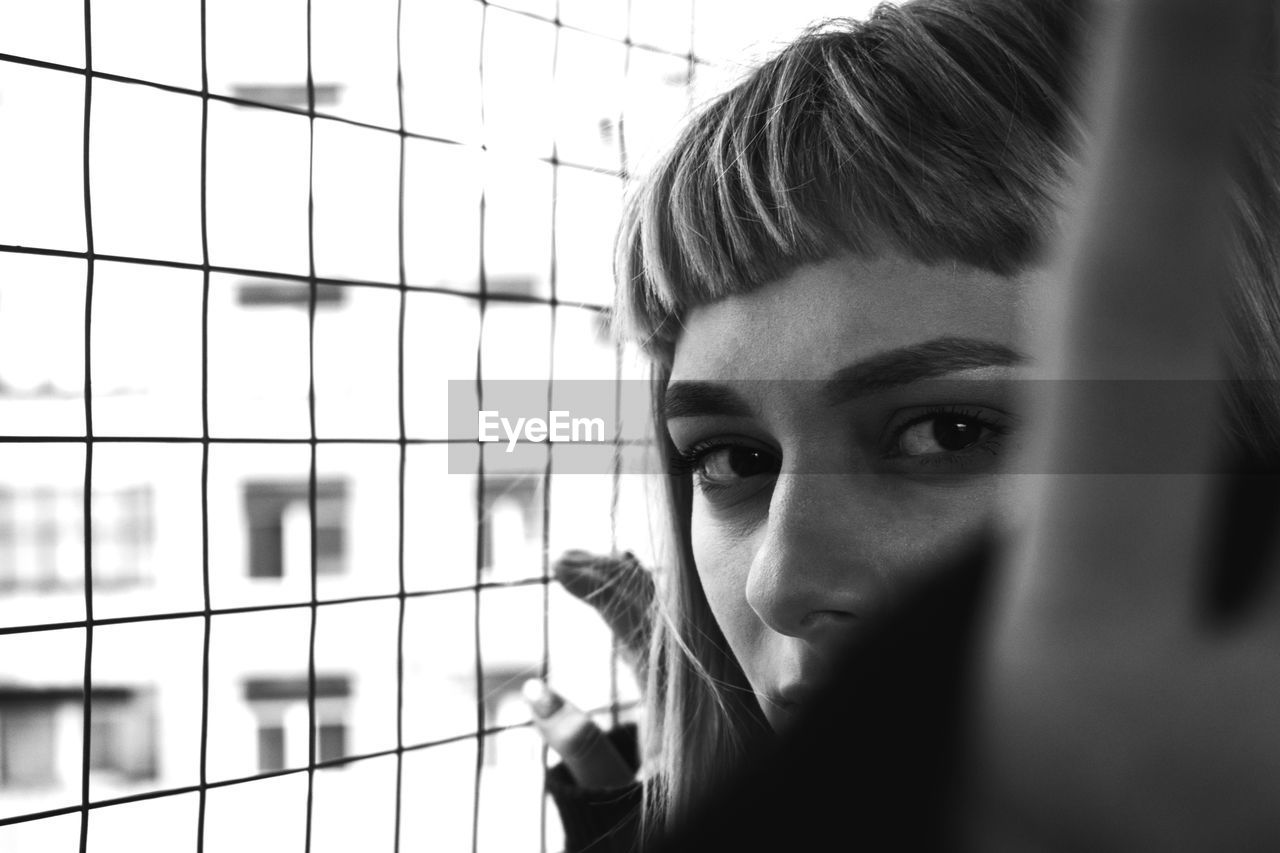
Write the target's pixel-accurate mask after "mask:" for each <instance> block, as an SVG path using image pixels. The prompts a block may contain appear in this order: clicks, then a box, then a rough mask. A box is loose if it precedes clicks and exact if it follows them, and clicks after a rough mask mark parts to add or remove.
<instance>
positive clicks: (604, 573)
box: [553, 551, 654, 651]
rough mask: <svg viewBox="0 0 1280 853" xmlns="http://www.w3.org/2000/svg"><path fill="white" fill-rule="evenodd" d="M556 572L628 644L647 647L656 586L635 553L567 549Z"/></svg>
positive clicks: (559, 561)
mask: <svg viewBox="0 0 1280 853" xmlns="http://www.w3.org/2000/svg"><path fill="white" fill-rule="evenodd" d="M553 573H554V575H555V578H556V580H558V581H559V582H560V584H561V585H562V586H564V588H565V589H567V590H568V591H569V592H570V593H571V594H572V595H573V596H575V597H576V598H578V599H580V600H581V601H584V602H586V603H587V604H590V605H591V606H592V607H594V608H595V609H596V611H597V612H599V613H600V615H601V617H602V618H604V620H605V622H607V623H608V625H609V628H610V629H611V630H612V631H613V633H614V635H615V636H617V637H618V639H619V640H620V641H621V642H622V643H623V644H624V645H625V646H627V647H628V648H629V649H631V650H633V651H635V650H643V649H644V647H645V646H646V645H647V640H648V631H649V606H650V604H652V602H653V593H654V587H653V578H652V576H651V575H650V574H649V572H648V571H646V570H645V568H644V567H643V566H641V565H640V562H639V561H638V560H637V559H636V558H635V556H634V555H632V554H631V553H630V552H626V553H624V554H621V555H603V556H602V555H596V554H592V553H590V552H587V551H568V552H566V553H565V554H564V555H563V556H562V557H561V558H560V559H559V560H557V561H556V563H555V565H554V567H553Z"/></svg>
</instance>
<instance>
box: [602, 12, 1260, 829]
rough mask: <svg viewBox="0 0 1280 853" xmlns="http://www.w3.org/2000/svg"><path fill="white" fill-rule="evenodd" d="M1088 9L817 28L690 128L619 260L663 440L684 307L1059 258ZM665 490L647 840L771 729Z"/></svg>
mask: <svg viewBox="0 0 1280 853" xmlns="http://www.w3.org/2000/svg"><path fill="white" fill-rule="evenodd" d="M1085 11H1087V9H1086V4H1085V2H1084V0H913V1H912V2H908V3H905V4H904V5H902V6H889V5H882V6H880V7H879V8H877V9H876V10H875V12H874V13H873V14H872V15H871V17H870V18H869V19H868V20H866V21H865V22H855V21H849V20H837V21H832V22H829V23H827V24H825V25H823V26H821V27H819V28H815V29H814V30H812V31H810V32H809V33H807V34H806V35H805V36H803V37H802V38H800V39H799V40H798V41H796V42H795V43H793V44H791V45H790V46H788V47H787V48H786V49H784V50H783V51H782V52H781V53H779V54H778V55H777V56H776V57H774V58H773V59H771V60H770V61H768V62H766V63H765V64H763V65H762V66H761V67H760V68H758V69H757V70H756V71H755V72H754V73H752V74H751V75H750V76H749V77H747V78H746V79H745V80H744V81H743V82H741V83H740V84H738V85H737V86H736V87H734V88H733V89H731V90H730V91H728V92H727V93H725V94H724V95H722V96H720V97H719V98H717V99H716V100H714V101H713V102H712V103H710V104H709V105H708V106H706V107H705V108H704V109H703V110H702V111H701V112H700V113H699V114H697V115H696V116H695V117H694V118H693V119H692V120H691V121H690V123H689V124H688V126H687V127H686V128H685V130H684V131H683V133H682V135H681V136H680V137H679V139H678V141H677V142H676V143H675V145H674V147H673V148H672V149H671V150H670V151H669V152H668V153H667V155H666V156H665V157H664V158H662V159H661V160H660V161H659V162H658V163H657V165H656V166H655V168H654V169H653V170H652V172H651V173H650V174H648V175H647V176H645V177H643V178H642V179H640V180H639V181H638V182H637V183H636V184H635V185H634V186H633V188H632V191H631V194H630V196H629V201H628V204H627V207H626V209H625V213H624V219H623V224H622V227H621V231H620V233H619V238H618V246H617V255H616V266H615V274H616V278H617V284H618V290H617V298H616V301H615V306H614V323H615V330H616V331H617V333H618V334H619V335H620V336H621V337H623V338H626V339H629V340H631V341H634V342H636V343H638V344H639V345H640V346H641V347H642V348H643V349H644V351H645V352H646V353H647V354H648V355H649V356H650V357H651V359H652V361H653V365H654V380H653V381H654V389H653V390H654V403H655V405H654V424H655V428H656V439H657V442H658V444H659V446H660V447H661V448H662V449H663V451H664V452H666V453H668V454H669V453H671V452H672V451H673V448H672V447H671V446H670V443H669V439H668V437H667V432H666V428H665V423H664V422H663V419H662V413H661V409H660V401H661V399H662V396H663V394H664V393H665V390H666V383H667V379H668V377H669V375H670V373H669V372H670V366H671V361H672V358H673V355H674V351H675V346H676V343H677V341H678V339H679V333H680V329H681V321H682V318H683V316H684V315H685V314H686V313H687V312H688V311H689V310H690V309H692V308H694V307H696V306H698V305H702V304H707V303H710V302H715V301H717V300H719V299H723V298H724V297H726V296H729V295H731V294H736V293H744V292H749V291H751V290H754V289H756V288H758V287H760V286H762V285H764V284H766V283H768V282H770V281H774V280H776V279H778V278H780V277H782V276H784V275H786V274H787V273H789V272H791V271H793V270H794V269H796V268H797V267H799V266H801V265H804V264H807V263H812V262H817V261H821V260H825V259H827V258H830V257H832V256H833V255H835V254H838V253H844V252H848V253H853V254H857V255H861V256H874V255H877V254H879V253H881V252H886V251H892V252H895V253H898V254H901V255H903V256H905V257H908V258H913V259H915V260H918V261H921V262H924V263H935V262H940V261H944V260H954V261H960V262H963V263H966V264H969V265H972V266H975V267H979V268H982V269H986V270H990V271H993V272H995V273H997V274H1010V273H1013V272H1016V271H1018V270H1020V269H1024V268H1026V267H1028V266H1032V265H1034V264H1036V263H1037V262H1039V261H1042V260H1043V259H1044V252H1045V250H1046V249H1048V248H1049V241H1050V240H1051V239H1052V237H1053V235H1054V232H1055V226H1056V225H1057V222H1058V219H1059V217H1060V214H1061V210H1060V205H1061V203H1062V200H1063V189H1064V187H1065V185H1066V181H1067V180H1068V178H1069V176H1070V175H1069V170H1070V169H1071V168H1072V166H1073V163H1072V159H1071V158H1072V152H1074V151H1076V150H1077V149H1078V148H1079V143H1080V142H1081V141H1082V139H1083V136H1084V130H1083V128H1082V127H1081V126H1080V125H1079V122H1078V116H1077V114H1076V113H1075V111H1074V110H1073V109H1072V104H1073V102H1074V100H1075V96H1076V91H1077V79H1076V76H1075V70H1076V69H1075V62H1074V59H1075V57H1076V55H1077V51H1078V46H1079V44H1080V40H1081V39H1082V38H1083V37H1084V36H1085V35H1086V31H1085V14H1084V13H1085ZM1262 121H1263V122H1264V123H1265V125H1266V126H1265V127H1260V128H1259V129H1258V131H1257V133H1258V139H1259V140H1261V141H1260V142H1259V143H1258V144H1257V145H1256V146H1255V147H1254V148H1253V149H1251V150H1249V151H1247V152H1245V153H1246V157H1245V158H1244V159H1245V160H1246V161H1247V164H1248V165H1249V167H1250V168H1251V169H1252V172H1251V173H1250V174H1249V175H1246V178H1247V179H1246V180H1244V181H1242V182H1241V186H1240V190H1239V198H1238V207H1239V210H1238V211H1237V220H1238V221H1237V228H1236V235H1237V238H1238V240H1239V241H1240V245H1239V246H1238V247H1237V249H1238V251H1237V253H1236V254H1237V259H1238V263H1237V276H1238V279H1239V281H1240V285H1241V286H1240V292H1239V294H1238V298H1237V304H1236V305H1235V306H1233V311H1234V313H1235V317H1233V319H1234V320H1236V322H1235V323H1234V324H1233V329H1234V330H1235V339H1234V340H1233V341H1232V345H1231V346H1232V351H1231V352H1230V353H1229V357H1230V359H1231V360H1232V362H1233V363H1234V364H1236V365H1251V366H1252V368H1253V370H1254V371H1255V372H1254V373H1252V374H1249V375H1251V376H1254V377H1257V376H1261V377H1263V378H1266V379H1269V380H1280V347H1277V345H1276V340H1277V339H1280V297H1278V296H1277V294H1276V290H1275V286H1274V284H1275V282H1276V280H1277V269H1280V258H1278V257H1277V254H1276V252H1277V250H1276V247H1275V245H1274V244H1275V240H1274V239H1273V236H1272V235H1274V234H1276V233H1280V230H1277V229H1280V205H1278V204H1277V199H1280V189H1277V182H1276V181H1277V175H1280V166H1278V164H1277V163H1276V156H1277V152H1276V146H1275V145H1274V144H1273V143H1272V142H1271V141H1270V140H1273V139H1275V138H1277V136H1276V126H1275V120H1274V115H1273V114H1272V113H1271V112H1266V113H1265V115H1264V117H1263V119H1262ZM1268 134H1269V135H1268ZM1258 371H1260V373H1258ZM1239 375H1245V374H1239ZM1271 387H1275V386H1274V385H1273V386H1271ZM1274 396H1275V395H1268V394H1267V393H1266V389H1265V388H1263V389H1262V390H1261V392H1259V391H1258V389H1254V391H1245V392H1243V393H1240V394H1235V395H1232V396H1231V399H1230V401H1229V406H1230V412H1231V413H1230V416H1229V418H1228V419H1227V420H1228V421H1229V423H1228V428H1229V429H1232V430H1234V432H1235V433H1236V435H1237V437H1238V438H1239V439H1240V441H1241V443H1242V444H1243V445H1245V446H1246V447H1247V448H1248V449H1249V450H1250V451H1252V452H1254V453H1255V454H1256V455H1260V456H1261V455H1265V454H1268V453H1274V451H1275V448H1276V447H1277V446H1280V402H1277V401H1276V400H1275V399H1273V398H1274ZM667 491H668V500H669V502H670V506H669V512H670V518H671V523H672V528H673V529H672V530H671V534H672V542H673V551H674V553H672V554H671V555H669V561H668V563H667V564H666V571H665V572H664V573H663V576H662V577H661V578H660V579H659V594H658V600H657V602H656V612H655V630H654V634H653V642H652V645H651V648H650V658H649V660H650V666H649V670H648V681H649V683H648V685H647V687H648V689H647V693H646V709H645V718H644V719H645V731H644V742H645V749H644V754H645V763H646V771H647V772H646V774H645V812H644V818H645V820H644V826H645V830H646V833H648V834H652V833H653V832H655V831H660V830H662V829H663V828H664V827H665V828H669V827H670V826H671V824H672V823H673V822H676V821H678V820H679V819H680V818H681V817H682V816H683V815H685V814H686V813H687V811H688V809H689V807H690V805H691V804H693V803H694V802H696V800H697V798H698V795H699V794H700V793H703V792H706V791H707V790H710V789H711V788H712V787H713V786H715V785H716V784H717V783H718V781H719V780H720V779H722V778H723V776H724V775H725V774H726V773H728V772H730V771H731V770H732V769H733V767H734V766H735V765H736V764H737V763H738V762H739V761H740V760H741V759H742V758H743V757H744V755H745V754H746V753H747V752H748V751H749V750H750V749H751V748H752V744H753V743H755V742H756V739H757V738H759V737H762V736H765V733H766V732H767V726H766V724H765V723H764V720H763V717H762V715H761V713H760V711H759V709H758V707H757V706H756V704H755V702H754V699H753V696H752V693H751V688H750V685H749V684H748V682H747V680H746V678H745V676H744V675H743V673H742V670H741V668H740V667H739V665H738V663H737V661H736V660H735V659H734V657H733V655H732V654H731V653H730V652H729V650H728V647H727V643H726V642H725V639H724V636H723V635H722V633H721V632H720V629H719V626H718V625H717V624H716V621H715V619H714V618H713V616H712V614H711V610H710V608H709V606H708V604H707V601H706V598H705V596H704V595H703V592H702V587H701V584H700V582H699V580H698V577H697V574H696V571H695V570H694V565H693V558H692V552H691V549H690V544H689V543H690V539H689V523H690V508H691V505H692V484H691V482H690V479H689V477H688V476H687V475H685V476H671V477H668V478H667Z"/></svg>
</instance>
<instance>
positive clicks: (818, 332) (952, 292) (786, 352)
mask: <svg viewBox="0 0 1280 853" xmlns="http://www.w3.org/2000/svg"><path fill="white" fill-rule="evenodd" d="M1042 280H1043V274H1042V273H1041V272H1039V271H1031V272H1028V273H1025V274H1018V275H1013V276H1003V275H998V274H996V273H993V272H990V271H987V270H981V269H977V268H974V267H969V266H964V265H960V264H954V263H944V264H924V263H921V262H919V261H914V260H909V259H904V258H900V257H894V256H882V257H878V258H874V259H866V258H859V257H854V256H841V257H837V258H833V259H831V260H828V261H825V262H822V263H820V264H814V265H811V266H805V267H801V268H799V269H797V270H795V271H794V272H792V273H791V274H790V275H788V276H786V277H784V278H782V279H780V280H778V281H775V282H772V283H770V284H768V285H765V286H764V287H761V288H758V289H756V290H754V291H751V292H749V293H745V294H740V295H735V296H730V297H727V298H725V299H721V300H719V301H716V302H712V303H708V304H706V305H702V306H698V307H697V308H694V309H692V310H691V311H690V312H689V313H688V315H687V316H686V317H685V320H684V324H683V330H682V332H681V335H680V339H679V341H678V342H677V344H676V349H675V358H674V361H673V364H672V375H671V379H672V381H673V382H675V381H683V380H715V379H806V380H808V379H821V380H825V379H828V378H830V377H831V375H832V373H833V372H834V371H836V370H838V369H840V368H841V367H843V366H845V365H847V364H851V363H856V362H858V361H861V360H863V359H866V358H868V357H871V356H874V355H877V354H879V353H884V352H887V351H892V350H898V349H902V348H909V347H913V346H920V345H923V344H926V343H927V342H930V341H937V340H951V339H955V340H966V341H973V342H983V343H986V344H990V345H992V346H995V347H1005V348H1007V349H1009V350H1013V351H1017V350H1020V349H1023V346H1022V344H1023V342H1024V341H1025V340H1026V338H1027V332H1028V330H1027V329H1026V328H1025V323H1024V320H1025V316H1026V311H1027V304H1028V301H1029V300H1030V299H1031V298H1032V297H1033V293H1034V291H1035V290H1037V289H1038V285H1039V284H1040V283H1041V282H1042Z"/></svg>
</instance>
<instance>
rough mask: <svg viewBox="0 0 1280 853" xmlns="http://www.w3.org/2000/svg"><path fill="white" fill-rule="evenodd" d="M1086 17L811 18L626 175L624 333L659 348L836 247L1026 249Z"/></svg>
mask: <svg viewBox="0 0 1280 853" xmlns="http://www.w3.org/2000/svg"><path fill="white" fill-rule="evenodd" d="M1028 5H1034V6H1040V7H1042V8H1040V9H1039V10H1037V9H1034V8H1033V9H1027V8H1025V7H1026V6H1028ZM1044 6H1050V7H1054V10H1055V12H1056V14H1051V15H1046V14H1045V10H1044V8H1043V7H1044ZM1080 29H1081V26H1080V23H1079V21H1078V20H1077V15H1076V13H1075V11H1074V4H1072V3H1070V2H1068V0H1061V2H1050V3H1047V4H1045V3H1042V4H1024V3H1023V2H1022V1H1021V0H914V2H909V3H907V4H905V5H903V6H900V7H895V6H888V5H883V6H880V7H879V8H877V9H876V11H875V12H874V14H873V15H872V16H871V17H870V18H869V19H868V20H867V21H865V22H856V21H851V20H843V19H841V20H835V21H830V22H827V23H826V24H824V25H822V26H821V27H818V28H815V29H813V30H811V31H810V32H808V33H807V34H806V35H804V36H803V37H801V38H800V39H799V40H798V41H796V42H794V43H793V44H791V45H789V46H788V47H787V48H786V49H785V50H783V51H782V52H781V53H780V54H778V55H777V56H776V57H774V58H773V59H771V60H769V61H768V62H766V63H765V64H764V65H762V66H761V67H760V68H758V69H756V70H755V71H754V72H752V73H751V74H750V76H748V77H747V78H746V79H745V80H744V81H742V82H741V83H739V84H738V85H737V86H736V87H734V88H733V89H731V90H730V91H728V92H727V93H725V94H723V95H721V96H720V97H718V98H717V99H715V100H713V101H712V102H711V103H710V104H708V105H707V106H706V107H704V108H703V110H702V111H701V112H700V113H699V114H698V115H696V116H695V117H694V118H693V119H692V120H691V121H690V123H689V124H688V126H687V127H686V128H685V130H684V132H683V133H682V134H681V136H680V138H679V139H678V141H677V142H676V144H675V145H674V147H673V148H672V150H671V151H670V152H669V153H668V154H667V156H666V157H665V158H663V159H662V160H661V161H659V162H658V164H657V165H656V167H655V168H654V169H653V171H652V172H651V173H650V174H649V175H647V176H646V177H644V178H642V179H641V180H640V181H639V182H638V183H637V184H635V185H633V187H632V189H631V192H630V194H629V197H628V201H627V204H626V207H625V210H624V215H623V222H622V229H621V232H620V234H619V238H618V245H617V256H616V267H615V273H616V277H617V281H618V292H617V300H616V304H615V324H616V328H617V329H618V331H619V333H620V334H621V336H622V337H623V338H625V339H630V340H633V341H636V342H638V343H639V344H640V345H641V347H642V348H643V349H644V350H645V351H646V352H647V353H649V355H650V356H652V357H655V358H656V359H658V360H659V361H661V362H666V363H669V361H670V358H671V356H672V354H673V352H674V347H675V342H676V340H677V338H678V335H679V330H680V321H681V318H682V316H683V315H684V314H685V313H686V312H687V311H688V310H689V309H691V308H693V307H696V306H698V305H702V304H706V303H709V302H714V301H716V300H718V299H722V298H724V297H726V296H729V295H731V294H739V293H745V292H749V291H751V290H754V289H756V288H758V287H760V286H762V285H764V284H766V283H768V282H770V281H774V280H777V279H779V278H781V277H783V276H785V275H787V274H788V273H790V272H791V271H793V270H794V269H796V268H797V267H800V266H803V265H805V264H808V263H814V262H818V261H822V260H825V259H828V258H830V257H832V256H833V255H836V254H840V253H845V252H848V253H853V254H857V255H862V256H872V255H876V254H880V253H883V252H894V253H898V254H901V255H903V256H905V257H909V258H913V259H916V260H919V261H921V262H924V263H936V262H941V261H947V260H950V261H959V262H962V263H965V264H968V265H972V266H976V267H980V268H983V269H987V270H990V271H993V272H996V273H998V274H1002V275H1007V274H1011V273H1013V272H1016V271H1018V270H1019V269H1022V268H1024V267H1026V266H1028V265H1030V264H1032V263H1034V262H1035V261H1037V260H1038V259H1039V258H1040V256H1041V254H1042V252H1043V250H1044V249H1045V248H1046V246H1047V243H1048V238H1049V237H1050V235H1051V234H1052V231H1053V228H1054V226H1055V224H1056V222H1057V219H1058V212H1059V206H1060V203H1061V198H1060V195H1061V192H1062V189H1063V186H1064V185H1065V183H1066V180H1067V177H1068V174H1067V172H1068V169H1069V167H1070V163H1069V153H1068V152H1070V151H1074V150H1075V146H1076V145H1077V144H1078V142H1079V140H1080V139H1081V137H1082V133H1081V131H1080V129H1079V128H1078V127H1076V126H1075V124H1074V122H1073V121H1072V119H1071V118H1070V114H1071V113H1070V110H1069V109H1068V104H1070V103H1071V102H1072V101H1073V100H1074V95H1075V84H1074V77H1073V76H1071V75H1070V74H1069V73H1068V69H1066V68H1064V67H1063V65H1064V63H1062V61H1061V60H1062V58H1063V57H1067V56H1073V55H1074V51H1073V50H1072V47H1073V46H1074V45H1073V44H1068V40H1070V41H1072V42H1074V40H1075V39H1076V38H1078V36H1079V34H1080V33H1079V30H1080Z"/></svg>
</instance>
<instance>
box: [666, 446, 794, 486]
mask: <svg viewBox="0 0 1280 853" xmlns="http://www.w3.org/2000/svg"><path fill="white" fill-rule="evenodd" d="M724 448H747V449H750V450H755V451H757V452H759V453H770V452H771V451H767V450H764V449H763V448H760V447H756V446H755V445H749V444H742V443H740V442H736V441H733V440H730V439H724V438H712V439H707V440H705V441H699V442H696V443H695V444H692V445H690V446H689V448H688V449H686V450H680V449H677V450H676V452H675V454H674V455H673V456H672V457H671V465H670V471H671V473H672V474H674V475H677V476H686V477H687V476H690V475H695V476H696V477H697V482H698V487H699V488H701V489H702V490H703V491H704V492H713V491H717V490H720V489H728V488H732V486H727V485H725V484H723V483H714V482H711V481H710V480H707V479H706V478H704V477H702V476H701V471H700V469H701V467H702V462H703V460H704V459H705V458H706V457H707V456H709V455H710V454H712V453H714V452H715V451H717V450H722V449H724Z"/></svg>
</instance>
